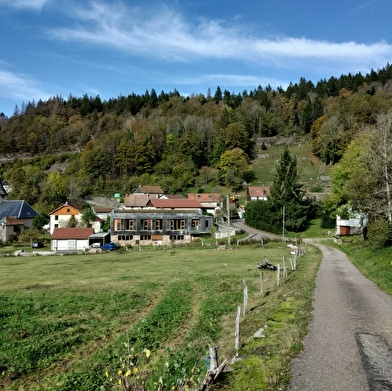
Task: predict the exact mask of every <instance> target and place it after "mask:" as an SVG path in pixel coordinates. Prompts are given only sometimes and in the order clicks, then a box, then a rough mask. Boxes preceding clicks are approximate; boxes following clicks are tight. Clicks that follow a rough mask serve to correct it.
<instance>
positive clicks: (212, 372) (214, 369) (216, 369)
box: [199, 346, 227, 391]
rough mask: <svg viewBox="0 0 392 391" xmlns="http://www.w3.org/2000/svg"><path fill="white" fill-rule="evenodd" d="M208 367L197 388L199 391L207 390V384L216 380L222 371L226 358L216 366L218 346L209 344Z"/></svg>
mask: <svg viewBox="0 0 392 391" xmlns="http://www.w3.org/2000/svg"><path fill="white" fill-rule="evenodd" d="M209 354H210V360H211V361H210V369H209V370H208V371H207V373H206V375H205V377H204V380H203V383H202V385H201V386H200V388H199V391H207V390H209V389H210V387H209V385H210V384H211V383H213V382H215V381H216V379H217V378H218V376H219V375H220V374H221V373H222V372H223V370H224V368H225V366H226V362H227V360H225V361H223V363H222V364H221V365H219V366H218V347H217V346H210V349H209Z"/></svg>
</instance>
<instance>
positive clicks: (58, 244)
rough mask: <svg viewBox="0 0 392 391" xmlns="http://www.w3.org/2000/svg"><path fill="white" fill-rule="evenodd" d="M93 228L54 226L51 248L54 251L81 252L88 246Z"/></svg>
mask: <svg viewBox="0 0 392 391" xmlns="http://www.w3.org/2000/svg"><path fill="white" fill-rule="evenodd" d="M93 234H94V228H55V229H54V230H53V234H52V240H51V250H52V251H55V252H82V251H85V250H86V249H88V248H89V246H90V244H89V238H90V236H91V235H93Z"/></svg>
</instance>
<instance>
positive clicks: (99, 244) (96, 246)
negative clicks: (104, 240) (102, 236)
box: [91, 242, 101, 248]
mask: <svg viewBox="0 0 392 391" xmlns="http://www.w3.org/2000/svg"><path fill="white" fill-rule="evenodd" d="M91 247H93V248H99V247H101V243H99V242H95V243H93V244H92V245H91Z"/></svg>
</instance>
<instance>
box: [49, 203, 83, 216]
mask: <svg viewBox="0 0 392 391" xmlns="http://www.w3.org/2000/svg"><path fill="white" fill-rule="evenodd" d="M64 207H71V208H74V209H76V210H77V211H79V212H80V213H82V212H83V208H82V207H81V206H80V205H76V204H69V203H68V202H66V203H65V204H63V205H61V206H59V207H58V208H56V209H55V210H52V211H51V212H50V213H49V215H52V214H54V213H56V212H58V211H59V210H60V209H62V208H64Z"/></svg>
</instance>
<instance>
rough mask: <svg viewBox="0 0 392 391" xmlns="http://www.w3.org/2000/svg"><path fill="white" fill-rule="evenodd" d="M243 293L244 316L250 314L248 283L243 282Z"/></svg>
mask: <svg viewBox="0 0 392 391" xmlns="http://www.w3.org/2000/svg"><path fill="white" fill-rule="evenodd" d="M242 286H243V292H244V309H243V312H242V314H243V316H245V315H246V313H247V312H248V286H247V285H246V281H245V280H242Z"/></svg>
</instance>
